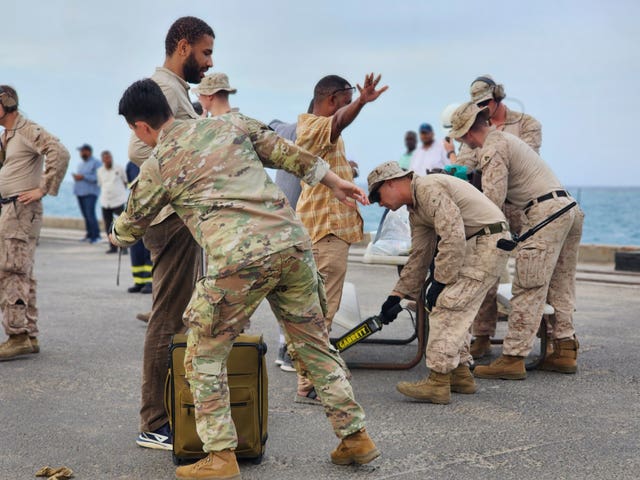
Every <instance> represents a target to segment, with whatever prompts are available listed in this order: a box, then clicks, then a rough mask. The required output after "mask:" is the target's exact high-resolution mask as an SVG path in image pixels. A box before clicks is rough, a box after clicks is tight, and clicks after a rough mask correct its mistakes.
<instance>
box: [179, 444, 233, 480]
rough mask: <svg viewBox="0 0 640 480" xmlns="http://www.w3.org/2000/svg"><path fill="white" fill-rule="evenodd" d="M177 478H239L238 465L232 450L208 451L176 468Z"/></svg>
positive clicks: (231, 479) (187, 479)
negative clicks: (204, 455)
mask: <svg viewBox="0 0 640 480" xmlns="http://www.w3.org/2000/svg"><path fill="white" fill-rule="evenodd" d="M176 478H177V479H179V480H219V479H224V480H240V467H239V466H238V461H237V460H236V454H235V453H234V452H233V450H222V451H221V452H209V455H207V456H206V457H204V458H203V459H202V460H200V461H199V462H196V463H194V464H192V465H185V466H183V467H178V468H177V469H176Z"/></svg>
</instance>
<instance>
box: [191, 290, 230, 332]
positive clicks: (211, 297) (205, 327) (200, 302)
mask: <svg viewBox="0 0 640 480" xmlns="http://www.w3.org/2000/svg"><path fill="white" fill-rule="evenodd" d="M224 295H225V290H223V289H222V288H219V287H216V286H214V285H211V282H210V280H208V279H206V278H204V279H202V280H200V281H199V282H198V283H197V284H196V288H195V292H194V293H193V296H192V297H191V301H190V302H189V305H188V306H187V308H186V310H185V311H184V316H185V318H186V320H187V324H188V326H189V328H190V329H191V330H193V331H194V333H196V334H197V335H206V336H208V337H211V336H213V333H214V332H215V330H216V327H217V326H218V324H219V322H220V311H221V309H222V302H223V300H224Z"/></svg>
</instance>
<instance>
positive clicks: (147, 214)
mask: <svg viewBox="0 0 640 480" xmlns="http://www.w3.org/2000/svg"><path fill="white" fill-rule="evenodd" d="M119 108H120V113H121V114H122V115H124V117H125V118H126V120H127V122H128V123H129V125H130V127H131V128H132V130H133V131H134V133H135V134H136V135H137V136H138V137H139V138H140V139H141V140H142V141H144V142H145V143H147V144H149V145H150V146H155V149H154V150H153V154H152V156H151V157H150V158H149V160H147V161H146V162H145V163H143V165H142V168H141V170H140V175H139V177H138V180H137V183H136V184H134V185H133V187H132V192H131V197H130V199H129V203H128V205H127V210H126V212H125V213H124V214H123V215H122V216H120V218H118V220H117V221H116V222H115V226H114V229H113V233H112V235H111V238H112V241H113V242H115V243H116V244H118V245H121V246H124V245H130V244H132V243H133V242H135V241H136V240H137V239H138V238H140V237H141V236H142V235H143V234H144V231H145V229H146V228H147V227H148V226H149V224H150V222H151V221H152V220H153V218H154V217H155V215H156V214H157V213H158V211H159V210H160V209H161V208H162V207H164V206H165V205H168V204H170V205H171V206H172V207H173V208H174V210H175V211H176V212H177V213H178V215H179V216H180V218H181V219H182V221H183V222H184V223H185V225H186V226H187V227H188V228H189V230H190V232H191V234H192V235H193V237H194V238H195V239H196V241H197V242H198V244H199V245H200V246H201V247H202V248H203V249H204V251H205V252H206V255H207V259H208V268H207V272H206V275H205V276H204V277H203V278H201V279H200V280H199V281H198V282H197V285H196V289H195V291H194V293H193V296H192V298H191V301H190V303H189V306H188V307H187V310H186V311H185V321H186V323H188V325H189V327H190V332H189V336H188V344H187V352H186V355H185V368H186V372H187V378H188V380H189V383H190V386H191V391H192V393H193V396H194V402H195V407H196V426H197V430H198V434H199V436H200V438H201V439H202V441H203V444H204V450H205V451H206V452H210V453H209V455H208V456H207V457H206V458H205V459H203V460H201V461H200V462H198V463H196V464H194V465H190V466H186V467H180V468H178V470H177V472H176V475H177V477H178V478H239V469H238V465H237V462H236V460H235V455H234V453H233V449H234V448H235V447H236V445H237V438H236V431H235V428H234V425H233V421H232V420H231V412H230V407H229V389H228V385H227V372H226V360H227V357H228V355H229V352H230V350H231V347H232V344H233V340H234V338H235V337H236V336H237V335H238V334H239V333H240V332H241V331H242V329H243V327H245V326H246V324H247V321H248V319H249V317H250V316H251V314H252V313H253V312H254V311H255V309H256V308H257V307H258V305H259V303H260V302H261V301H262V300H263V299H264V298H266V299H267V300H268V301H269V303H270V305H271V307H272V310H273V312H274V314H275V315H276V317H277V319H278V322H279V323H280V325H281V327H282V329H283V330H284V332H285V335H286V337H287V343H289V345H290V347H291V351H292V355H294V356H295V357H296V358H297V361H298V365H299V367H300V368H301V369H302V370H303V371H304V373H305V375H307V377H308V378H310V379H311V380H312V382H313V383H314V385H315V387H316V389H317V391H318V395H319V396H320V399H321V400H322V402H323V404H324V406H325V412H326V414H327V417H328V418H329V421H330V422H331V424H332V426H333V428H334V431H335V433H336V435H337V436H338V437H340V438H341V439H342V441H341V443H340V445H339V447H338V448H337V449H336V450H335V451H334V452H332V454H331V458H332V461H333V462H334V463H337V464H349V463H353V462H356V463H367V462H369V461H371V460H373V459H374V458H376V457H377V456H378V455H379V452H378V450H377V449H376V447H375V445H374V444H373V442H372V441H371V440H370V439H369V437H368V435H367V434H366V431H365V430H364V412H363V410H362V408H361V407H360V405H358V403H356V401H355V399H354V396H353V392H352V389H351V385H350V383H349V381H348V372H347V369H346V366H345V364H344V362H343V361H342V359H341V358H340V357H339V355H338V354H337V352H336V351H335V350H334V349H333V348H332V347H331V346H330V344H329V338H328V333H327V330H326V328H325V327H324V321H325V319H324V315H323V309H322V305H321V302H320V298H319V294H318V293H319V284H318V277H317V271H316V266H315V263H314V261H313V255H312V253H311V242H310V239H309V236H308V234H307V233H306V231H305V229H304V227H303V226H302V224H301V223H300V222H299V220H298V219H297V218H296V216H295V213H294V211H293V210H292V209H291V207H290V206H289V203H288V202H287V200H286V198H285V197H284V195H283V193H282V192H281V191H280V189H278V187H277V186H276V185H275V184H274V183H273V182H272V181H271V180H270V178H269V176H268V175H267V173H266V172H265V170H264V166H268V167H276V168H284V169H286V170H288V171H289V172H290V173H294V174H296V175H297V176H299V177H301V178H302V179H303V180H304V181H305V182H307V183H310V184H316V183H318V182H321V183H323V184H324V185H326V186H327V187H329V188H330V189H331V190H332V191H333V192H334V194H335V195H336V197H338V198H339V199H340V200H341V201H343V202H345V203H347V204H350V205H353V201H352V200H351V199H350V198H353V199H359V200H360V201H361V202H364V203H367V200H366V196H365V194H364V192H363V191H362V190H361V189H359V188H358V187H357V186H355V185H354V184H352V183H350V182H346V181H344V180H342V179H340V178H339V177H338V176H337V175H335V174H334V173H333V172H331V171H330V170H329V167H328V165H327V163H326V162H324V160H322V159H320V158H317V157H314V156H312V155H311V154H309V153H308V152H306V151H305V150H302V149H300V148H298V147H296V146H295V145H293V144H292V143H290V142H288V141H286V140H283V139H282V138H280V137H279V136H278V135H276V134H275V132H273V131H272V130H270V129H269V128H268V127H267V126H266V125H264V124H262V123H260V122H258V121H256V120H253V119H250V118H248V117H245V116H244V115H242V114H240V113H237V112H230V113H227V114H224V115H220V116H217V117H215V118H211V119H203V120H200V121H197V122H195V123H194V122H184V121H180V120H174V118H173V117H172V116H171V111H170V109H169V107H168V104H167V103H166V100H165V99H164V96H163V95H162V92H161V91H160V89H159V87H158V86H157V85H156V84H155V83H154V82H153V81H151V80H142V81H139V82H136V83H134V84H133V85H132V86H131V87H129V89H127V91H126V92H125V93H124V95H123V97H122V99H121V101H120V107H119ZM349 197H350V198H349Z"/></svg>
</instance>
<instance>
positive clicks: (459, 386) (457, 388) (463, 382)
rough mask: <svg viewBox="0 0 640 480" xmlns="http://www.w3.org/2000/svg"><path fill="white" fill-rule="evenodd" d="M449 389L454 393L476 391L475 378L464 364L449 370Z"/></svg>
mask: <svg viewBox="0 0 640 480" xmlns="http://www.w3.org/2000/svg"><path fill="white" fill-rule="evenodd" d="M451 391H452V392H455V393H467V394H470V393H476V380H475V379H474V378H473V375H472V374H471V370H469V367H467V366H466V365H458V366H457V367H456V368H454V369H453V370H451Z"/></svg>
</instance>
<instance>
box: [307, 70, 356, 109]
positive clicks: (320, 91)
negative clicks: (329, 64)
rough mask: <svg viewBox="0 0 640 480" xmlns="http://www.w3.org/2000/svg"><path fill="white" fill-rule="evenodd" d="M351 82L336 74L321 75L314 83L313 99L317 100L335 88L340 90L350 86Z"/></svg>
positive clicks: (332, 91) (329, 93)
mask: <svg viewBox="0 0 640 480" xmlns="http://www.w3.org/2000/svg"><path fill="white" fill-rule="evenodd" d="M350 87H351V84H350V83H349V82H347V81H346V80H345V79H344V78H342V77H339V76H338V75H327V76H326V77H322V78H321V79H320V81H319V82H318V83H316V86H315V88H314V89H313V101H314V102H317V101H319V100H321V99H322V98H323V97H326V96H327V95H331V94H332V93H334V92H335V91H336V90H342V89H347V88H350Z"/></svg>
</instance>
